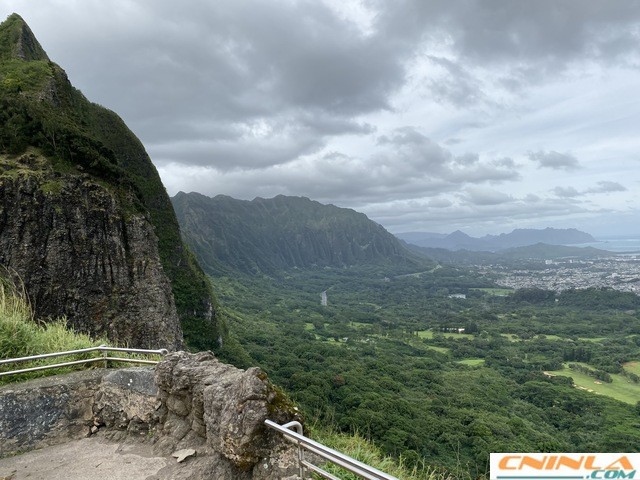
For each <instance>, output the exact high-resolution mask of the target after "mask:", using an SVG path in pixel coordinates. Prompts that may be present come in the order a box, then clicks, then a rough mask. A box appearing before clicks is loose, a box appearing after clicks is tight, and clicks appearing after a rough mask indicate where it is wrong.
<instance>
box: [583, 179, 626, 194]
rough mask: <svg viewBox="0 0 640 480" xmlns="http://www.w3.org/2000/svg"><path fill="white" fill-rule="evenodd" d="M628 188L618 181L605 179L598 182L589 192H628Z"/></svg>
mask: <svg viewBox="0 0 640 480" xmlns="http://www.w3.org/2000/svg"><path fill="white" fill-rule="evenodd" d="M626 191H627V188H626V187H625V186H624V185H620V184H619V183H618V182H611V181H608V180H603V181H600V182H598V186H597V187H592V188H589V189H588V190H587V193H609V192H626Z"/></svg>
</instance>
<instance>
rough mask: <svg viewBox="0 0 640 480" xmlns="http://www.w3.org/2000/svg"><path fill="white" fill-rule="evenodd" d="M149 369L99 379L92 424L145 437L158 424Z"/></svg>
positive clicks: (157, 406)
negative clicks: (99, 383)
mask: <svg viewBox="0 0 640 480" xmlns="http://www.w3.org/2000/svg"><path fill="white" fill-rule="evenodd" d="M153 375H154V373H153V370H152V369H150V368H136V367H134V368H123V369H120V370H115V371H112V372H110V373H108V374H107V375H105V376H104V377H103V379H102V383H101V385H100V389H99V390H98V391H97V392H96V395H95V400H94V404H93V412H94V415H95V418H94V423H98V426H102V425H104V426H106V427H107V428H116V429H119V430H126V431H128V432H135V433H147V432H148V431H149V430H150V429H152V428H153V427H154V426H155V425H156V424H157V423H158V418H157V415H156V410H157V409H158V408H159V406H160V403H159V401H158V399H157V398H156V394H157V392H158V389H157V388H156V385H155V383H154V381H153Z"/></svg>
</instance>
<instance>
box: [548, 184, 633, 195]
mask: <svg viewBox="0 0 640 480" xmlns="http://www.w3.org/2000/svg"><path fill="white" fill-rule="evenodd" d="M552 191H553V193H555V195H557V196H558V197H564V198H575V197H581V196H585V195H590V194H593V193H611V192H626V191H627V188H626V187H625V186H623V185H621V184H619V183H618V182H611V181H608V180H603V181H600V182H598V183H597V186H596V187H591V188H587V189H585V190H582V191H578V190H577V189H575V188H574V187H555V188H554V189H553V190H552Z"/></svg>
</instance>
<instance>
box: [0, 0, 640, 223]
mask: <svg viewBox="0 0 640 480" xmlns="http://www.w3.org/2000/svg"><path fill="white" fill-rule="evenodd" d="M12 12H16V13H18V14H20V15H21V16H22V17H23V18H24V19H25V20H26V21H27V23H29V25H30V26H31V28H32V30H33V31H34V33H35V34H36V36H37V37H38V39H39V40H40V42H41V43H42V45H43V47H44V48H45V50H46V51H47V53H48V54H49V57H50V58H52V60H54V61H55V62H56V63H58V64H60V65H61V66H62V67H63V68H64V69H65V70H66V71H67V73H68V75H69V78H70V80H71V81H72V83H73V84H74V85H75V86H76V87H78V88H79V89H81V90H82V91H83V93H84V94H85V95H86V96H87V97H88V98H89V99H90V100H92V101H95V102H97V103H100V104H102V105H104V106H106V107H108V108H110V109H112V110H114V111H116V112H117V113H118V114H119V115H121V116H122V117H123V119H124V120H125V121H126V122H127V124H128V125H129V126H130V128H131V129H132V130H133V131H134V132H135V133H136V134H137V135H138V136H139V137H140V139H141V140H142V142H143V143H144V144H145V146H146V148H147V150H148V152H149V154H150V156H151V158H152V160H153V161H154V163H155V165H156V166H157V168H158V170H159V172H160V174H161V176H162V178H163V181H164V182H165V185H166V187H167V190H168V192H169V194H171V195H174V194H175V193H177V192H178V191H180V190H182V191H186V192H189V191H198V192H200V193H203V194H205V195H209V196H215V195H217V194H226V195H231V196H233V197H236V198H242V199H252V198H254V197H256V196H262V197H272V196H275V195H278V194H286V195H303V196H307V197H310V198H312V199H314V200H318V201H321V202H324V203H333V204H336V205H339V206H343V207H350V208H355V209H357V210H359V211H362V212H364V213H366V214H367V215H369V217H370V218H372V219H373V220H375V221H377V222H379V223H381V224H382V225H384V226H385V227H386V228H388V229H389V230H391V231H392V232H402V231H417V230H422V231H435V232H443V233H448V232H451V231H453V230H455V229H458V228H460V229H462V230H464V231H465V232H467V233H469V234H472V235H481V234H485V233H501V232H505V231H510V230H511V229H513V228H517V227H536V228H542V227H546V226H555V227H576V228H581V229H583V230H586V231H589V232H590V233H593V234H596V235H607V234H615V233H640V232H639V228H638V227H636V225H639V224H640V222H638V220H639V219H640V215H638V205H639V203H638V200H639V199H638V194H637V193H636V192H637V191H638V188H637V187H638V182H640V173H638V172H639V171H640V168H638V167H640V153H639V152H640V136H639V135H638V134H637V132H638V128H639V126H640V101H638V100H637V86H638V85H640V50H639V49H638V45H639V44H640V2H637V1H635V0H616V1H615V2H603V1H601V0H537V1H530V0H456V1H451V0H429V1H423V0H397V1H394V2H388V1H382V0H362V1H357V0H324V1H321V0H306V1H304V0H300V1H296V0H281V1H276V0H273V1H270V2H264V1H258V0H217V1H215V2H207V1H205V0H191V1H188V2H175V1H169V0H111V1H108V2H105V1H104V0H43V1H39V2H34V1H33V0H2V2H1V3H0V17H2V18H5V17H6V16H8V15H9V14H10V13H12Z"/></svg>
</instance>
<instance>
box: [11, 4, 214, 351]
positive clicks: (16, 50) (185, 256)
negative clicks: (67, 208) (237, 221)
mask: <svg viewBox="0 0 640 480" xmlns="http://www.w3.org/2000/svg"><path fill="white" fill-rule="evenodd" d="M0 125H2V128H0V154H4V155H5V157H4V159H5V162H4V164H5V168H4V169H3V170H4V171H3V173H4V174H5V175H9V174H11V168H9V167H7V165H8V164H9V161H10V160H11V158H14V157H15V156H18V155H20V154H23V153H25V152H26V151H28V149H35V151H36V152H37V153H38V155H41V156H43V157H45V158H46V159H47V165H46V168H52V169H53V171H54V172H55V173H56V175H58V176H59V177H60V178H64V177H67V176H81V177H82V176H85V177H86V176H88V177H89V178H91V179H92V180H93V181H95V182H97V183H99V184H100V185H102V186H104V187H105V188H106V189H108V190H109V191H111V192H112V194H113V195H114V197H115V198H117V199H118V201H119V204H120V205H121V206H122V208H123V212H122V214H123V215H124V216H126V215H128V214H132V213H136V214H137V213H139V214H142V215H144V216H146V217H148V219H149V221H150V222H151V224H152V225H153V227H154V232H155V235H156V236H157V247H158V251H159V255H160V259H161V262H162V266H163V269H164V271H165V273H166V275H167V276H168V278H169V279H170V282H171V288H172V290H173V295H174V297H175V306H176V309H177V312H178V315H179V317H180V319H181V322H182V325H183V330H184V333H185V337H186V341H187V343H188V344H189V343H192V342H196V341H197V342H199V344H201V345H202V344H204V346H206V348H212V349H216V348H218V347H219V343H220V340H221V339H222V338H223V337H224V336H225V335H226V330H225V327H224V321H223V319H222V318H221V317H219V316H217V310H218V308H217V304H216V301H215V298H214V295H213V293H212V290H211V287H210V284H209V282H208V280H207V279H206V277H205V276H204V274H203V272H202V270H201V269H200V267H199V266H198V264H197V262H196V261H195V260H194V258H193V256H192V255H190V253H189V251H188V249H187V248H186V247H185V246H184V244H183V243H182V241H181V238H180V232H179V227H178V223H177V220H176V217H175V214H174V212H173V209H172V207H171V203H170V200H169V197H168V196H167V194H166V191H165V189H164V187H163V185H162V183H161V181H160V178H159V176H158V173H157V171H156V169H155V167H154V166H153V164H152V163H151V161H150V159H149V157H148V155H147V153H146V152H145V150H144V147H143V146H142V144H141V143H140V141H139V140H138V139H137V138H136V137H135V135H134V134H133V133H132V132H131V131H130V130H129V129H128V128H127V127H126V125H125V124H124V122H123V121H122V120H121V119H120V118H119V117H118V116H117V115H116V114H115V113H113V112H111V111H109V110H107V109H105V108H103V107H101V106H99V105H96V104H93V103H91V102H89V101H88V100H87V99H86V98H85V97H84V95H82V93H81V92H80V91H78V90H77V89H75V88H74V87H73V86H72V85H71V83H70V82H69V80H68V79H67V76H66V74H65V72H64V70H62V69H61V68H60V67H59V66H57V65H56V64H54V63H53V62H51V61H50V60H49V58H48V57H47V55H46V53H45V52H44V50H43V49H42V47H41V46H40V44H39V43H38V41H37V40H36V39H35V37H34V36H33V34H32V33H31V31H30V29H29V27H28V26H27V25H26V24H25V22H24V21H23V20H22V19H21V18H20V17H19V16H18V15H16V14H14V15H11V16H10V17H9V18H8V19H7V20H6V21H5V22H4V23H2V24H1V25H0ZM51 186H52V187H54V188H51V190H50V193H51V194H55V193H56V188H55V185H51Z"/></svg>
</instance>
